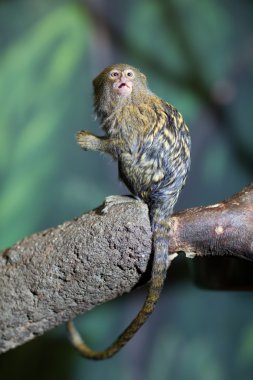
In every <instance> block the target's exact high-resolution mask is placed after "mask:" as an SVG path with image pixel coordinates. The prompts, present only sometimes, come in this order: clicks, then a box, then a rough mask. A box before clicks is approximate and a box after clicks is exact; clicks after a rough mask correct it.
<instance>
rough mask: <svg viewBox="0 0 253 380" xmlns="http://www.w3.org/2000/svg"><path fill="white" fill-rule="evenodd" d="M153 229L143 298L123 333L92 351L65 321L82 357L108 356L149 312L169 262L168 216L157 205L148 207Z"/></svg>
mask: <svg viewBox="0 0 253 380" xmlns="http://www.w3.org/2000/svg"><path fill="white" fill-rule="evenodd" d="M150 211H151V212H150V217H151V224H152V231H153V255H154V256H153V267H152V274H151V281H150V286H149V290H148V294H147V297H146V299H145V302H144V304H143V306H142V308H141V310H140V311H139V313H138V314H137V316H136V317H135V319H134V320H133V321H132V322H131V323H130V325H129V326H128V327H127V328H126V329H125V330H124V331H123V333H122V334H121V335H120V336H119V337H118V338H117V339H116V340H115V342H114V343H112V345H111V346H109V347H108V348H107V349H106V350H104V351H93V350H92V349H91V348H90V347H88V346H87V344H86V343H85V342H84V341H83V340H82V338H81V336H80V334H79V333H78V331H77V330H76V328H75V325H74V323H73V322H72V321H69V322H68V323H67V329H68V332H69V336H70V341H71V343H72V345H73V346H74V347H75V348H76V350H77V351H78V352H79V353H80V354H81V355H82V356H84V357H86V358H89V359H93V360H102V359H108V358H110V357H112V356H113V355H115V354H116V353H117V352H118V351H119V350H120V349H121V348H122V347H124V346H125V344H126V343H127V342H128V341H129V340H130V339H131V338H132V337H133V335H134V334H135V333H136V332H137V331H138V330H139V328H140V327H141V326H142V325H143V324H144V323H145V321H146V320H147V319H148V317H149V316H150V315H151V314H152V312H153V310H154V308H155V305H156V303H157V301H158V299H159V297H160V293H161V291H162V288H163V286H164V281H165V279H166V274H167V269H168V267H169V265H170V260H169V255H168V232H169V229H170V220H169V217H167V218H164V217H163V216H161V215H160V214H161V212H160V210H159V209H155V210H152V208H151V210H150Z"/></svg>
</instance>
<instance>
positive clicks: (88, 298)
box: [0, 184, 253, 352]
mask: <svg viewBox="0 0 253 380" xmlns="http://www.w3.org/2000/svg"><path fill="white" fill-rule="evenodd" d="M172 226H173V227H172V230H171V232H170V246H169V253H170V254H174V253H175V252H180V251H184V252H186V256H188V257H194V256H195V255H199V256H205V255H233V256H235V257H240V258H245V259H248V260H251V261H253V233H252V232H253V184H252V185H250V186H249V187H248V188H245V189H244V190H242V191H241V192H240V193H238V194H236V195H234V196H233V197H231V198H230V199H229V200H227V201H224V202H222V203H219V204H217V205H212V206H207V207H199V208H193V209H188V210H185V211H183V212H180V213H177V214H174V215H173V217H172ZM150 252H151V231H150V224H149V218H148V209H147V206H146V205H145V204H143V203H142V202H140V201H136V200H133V199H131V198H128V197H109V198H107V200H106V202H105V204H104V205H103V206H101V207H100V208H98V209H96V210H93V211H91V212H89V213H88V214H84V215H82V216H81V217H79V218H77V219H75V220H72V221H70V222H65V223H64V224H62V225H60V226H57V227H55V228H51V229H48V230H46V231H42V232H39V233H36V234H34V235H32V236H30V237H28V238H25V239H24V240H22V241H19V242H17V243H16V244H15V245H14V246H13V247H11V248H9V249H6V250H5V251H3V252H2V253H1V254H0V352H5V351H7V350H9V349H10V348H14V347H16V346H18V345H20V344H22V343H24V342H26V341H28V340H30V339H32V338H34V337H36V336H37V335H41V334H43V333H44V332H45V331H47V330H49V329H51V328H53V327H55V326H57V325H59V324H61V323H63V322H65V321H67V320H69V319H72V318H73V317H74V316H75V315H78V314H81V313H84V312H85V311H87V310H89V309H91V308H93V307H94V306H96V305H98V304H101V303H103V302H106V301H108V300H110V299H113V298H116V297H118V296H120V295H122V294H123V293H126V292H130V291H131V290H132V289H133V288H134V287H135V286H137V285H138V284H139V283H140V282H141V281H142V282H143V281H146V280H147V277H145V276H143V274H144V273H145V272H146V269H147V265H148V261H149V257H150ZM172 257H173V256H172Z"/></svg>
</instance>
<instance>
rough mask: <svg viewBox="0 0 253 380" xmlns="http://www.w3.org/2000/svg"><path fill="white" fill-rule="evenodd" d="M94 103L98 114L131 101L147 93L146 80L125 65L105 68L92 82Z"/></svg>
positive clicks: (137, 71)
mask: <svg viewBox="0 0 253 380" xmlns="http://www.w3.org/2000/svg"><path fill="white" fill-rule="evenodd" d="M93 87H94V97H95V99H94V101H95V109H96V111H97V113H98V114H100V112H103V111H104V112H106V111H107V110H109V109H110V108H111V106H114V107H115V106H117V104H122V101H123V103H124V102H125V101H126V102H129V101H133V99H134V98H135V97H136V96H141V94H143V93H147V91H149V90H148V88H147V80H146V77H145V75H144V74H142V73H141V72H140V71H139V70H138V69H136V68H135V67H133V66H130V65H127V64H122V63H119V64H115V65H111V66H108V67H106V68H105V69H104V70H103V71H102V72H101V73H100V74H99V75H98V76H97V77H96V78H95V79H94V80H93Z"/></svg>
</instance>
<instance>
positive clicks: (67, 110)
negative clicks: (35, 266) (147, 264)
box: [0, 0, 253, 380]
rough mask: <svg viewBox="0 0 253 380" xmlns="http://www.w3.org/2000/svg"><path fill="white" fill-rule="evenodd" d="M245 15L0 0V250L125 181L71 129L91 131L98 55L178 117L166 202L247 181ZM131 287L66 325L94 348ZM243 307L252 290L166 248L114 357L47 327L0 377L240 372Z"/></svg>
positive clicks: (251, 156)
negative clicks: (174, 175)
mask: <svg viewBox="0 0 253 380" xmlns="http://www.w3.org/2000/svg"><path fill="white" fill-rule="evenodd" d="M252 17H253V2H252V1H251V0H241V1H237V0H173V1H169V0H159V1H154V0H153V1H152V0H128V1H123V0H110V1H106V0H90V1H85V0H83V1H81V0H79V1H78V0H76V1H74V0H72V1H71V0H55V1H52V0H44V1H41V0H19V1H0V104H1V112H0V234H1V235H0V248H1V249H3V248H5V247H7V246H9V245H11V244H13V243H14V242H15V241H17V240H18V239H20V238H22V237H24V236H25V235H29V234H31V233H33V232H35V231H39V230H41V229H44V228H47V227H50V226H54V225H56V224H59V223H62V222H63V221H65V220H67V219H71V218H73V217H75V216H77V215H80V214H81V213H83V212H86V211H88V210H89V209H91V208H94V207H96V206H98V205H100V204H101V203H102V201H103V200H104V198H105V196H107V195H111V194H118V193H126V192H127V191H126V189H125V188H124V186H123V185H122V184H120V183H119V182H118V179H117V170H116V166H115V163H113V162H112V160H111V159H110V158H109V157H104V156H102V155H99V154H96V153H90V152H86V153H84V152H82V151H81V150H80V149H79V148H78V147H77V145H76V143H75V140H74V134H75V132H76V131H78V130H80V129H88V130H91V131H93V132H94V133H98V131H99V129H98V125H97V123H95V121H94V120H93V115H92V86H91V81H92V79H93V78H94V77H95V76H96V75H97V74H98V73H99V72H100V71H101V70H102V69H103V68H104V67H105V66H106V65H108V64H112V63H116V62H127V63H130V64H132V65H135V66H137V67H138V68H140V69H141V70H142V71H143V72H145V73H146V74H147V76H148V78H149V84H150V87H151V89H152V90H153V91H154V92H155V93H157V94H158V95H159V96H161V97H163V98H164V99H166V100H167V101H169V102H170V103H172V104H174V105H175V106H176V107H177V108H178V109H179V111H180V112H182V114H183V115H184V117H185V120H186V121H187V124H188V125H189V126H190V130H191V135H192V170H191V174H190V178H189V180H188V183H187V186H186V188H185V190H184V192H183V194H182V196H181V198H180V201H179V202H178V205H177V209H183V208H186V207H193V206H197V205H202V204H208V203H215V202H217V201H220V200H222V199H223V198H225V197H227V196H230V195H232V194H233V193H234V192H236V191H239V190H240V189H241V188H242V187H244V186H246V185H247V184H248V183H249V182H251V181H252V174H253V149H252V141H253V126H252V122H253V107H252V98H253V97H252V86H253V70H252V65H253V24H252ZM210 268H211V266H210ZM224 268H225V270H226V267H224ZM252 273H253V271H252ZM144 296H145V289H141V290H139V291H138V292H137V291H136V292H135V293H132V294H130V295H127V296H125V297H122V298H121V299H118V300H115V301H114V302H111V303H109V304H106V305H103V306H101V307H99V308H97V309H95V310H93V311H91V312H90V313H88V314H86V315H85V316H84V317H83V318H79V328H80V329H81V330H82V332H83V333H85V331H86V335H88V338H89V341H90V342H91V343H93V345H94V346H95V347H98V348H101V347H103V346H104V345H106V344H107V343H110V342H111V340H112V339H113V338H114V337H116V335H117V333H118V332H121V330H122V328H123V327H124V326H125V325H126V324H127V323H128V322H129V321H130V320H131V318H132V317H133V315H135V313H136V311H137V310H138V308H139V307H140V305H141V303H142V300H143V299H144ZM252 315H253V303H252V293H250V292H248V293H246V292H225V291H216V292H215V291H210V290H209V291H207V290H201V289H198V288H196V287H195V286H194V285H193V284H192V277H191V276H190V275H189V270H188V267H187V265H186V260H182V259H181V260H180V259H179V260H177V261H175V262H174V265H173V268H172V269H171V271H170V274H169V276H168V281H167V287H166V289H165V290H164V292H163V296H162V299H161V301H160V303H159V304H158V306H157V309H156V312H155V313H154V315H153V316H152V317H151V319H150V320H149V322H148V323H147V324H146V325H145V326H144V327H143V328H142V329H141V331H140V332H139V333H138V334H137V336H136V337H135V338H134V339H133V340H132V341H131V342H130V343H129V344H128V345H127V347H126V348H125V349H124V350H123V351H122V352H121V353H120V354H119V355H117V356H116V357H115V358H113V359H111V360H109V361H105V362H90V361H86V360H83V359H81V358H80V357H79V356H78V355H77V354H76V353H75V352H74V350H73V349H72V348H71V347H70V345H69V344H68V342H67V338H66V332H65V328H64V327H59V328H57V329H55V330H54V331H52V332H49V333H48V334H45V335H44V336H43V337H40V338H37V339H36V340H34V341H32V342H29V343H27V344H25V345H24V346H22V347H19V348H17V349H15V350H12V351H9V352H8V353H6V354H4V355H2V356H1V357H0V379H1V380H7V379H8V380H16V379H19V380H23V379H26V380H30V379H36V380H44V379H45V380H46V379H47V380H50V379H54V380H57V379H61V380H70V379H71V380H81V379H88V380H96V379H101V378H107V379H110V380H119V379H121V380H135V379H138V380H155V379H156V380H167V379H173V380H185V379H187V380H227V379H229V380H237V379H243V380H252V378H253V319H252Z"/></svg>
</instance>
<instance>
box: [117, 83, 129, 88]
mask: <svg viewBox="0 0 253 380" xmlns="http://www.w3.org/2000/svg"><path fill="white" fill-rule="evenodd" d="M125 86H126V87H128V85H127V84H126V83H124V82H123V83H121V84H120V85H119V86H118V88H122V87H125Z"/></svg>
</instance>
